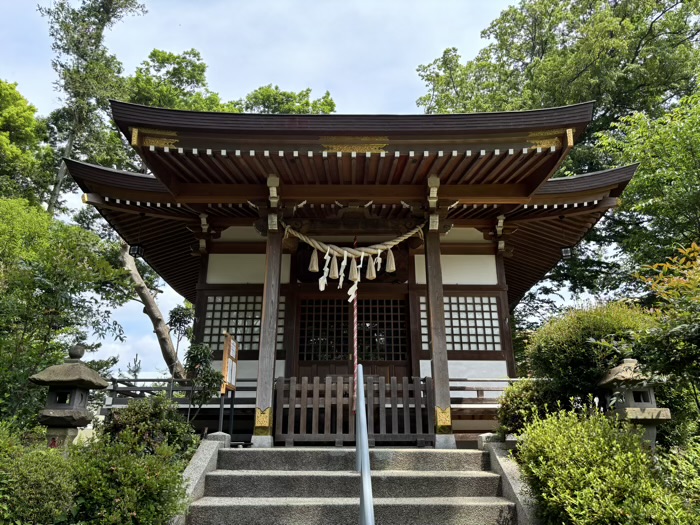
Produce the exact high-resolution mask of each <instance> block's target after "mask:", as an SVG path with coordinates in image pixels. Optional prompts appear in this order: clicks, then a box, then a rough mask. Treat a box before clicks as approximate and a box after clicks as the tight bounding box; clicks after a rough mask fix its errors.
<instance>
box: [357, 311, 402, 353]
mask: <svg viewBox="0 0 700 525" xmlns="http://www.w3.org/2000/svg"><path fill="white" fill-rule="evenodd" d="M407 316H408V308H407V304H406V301H405V300H402V299H365V300H360V301H358V303H357V319H358V323H357V353H358V355H359V356H360V358H361V359H364V360H366V361H405V360H406V359H408V322H407Z"/></svg>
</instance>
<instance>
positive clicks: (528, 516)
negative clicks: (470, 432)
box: [479, 434, 541, 525]
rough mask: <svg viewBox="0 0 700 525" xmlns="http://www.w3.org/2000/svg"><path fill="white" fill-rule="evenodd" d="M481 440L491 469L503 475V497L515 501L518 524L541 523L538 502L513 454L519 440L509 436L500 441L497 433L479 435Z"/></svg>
mask: <svg viewBox="0 0 700 525" xmlns="http://www.w3.org/2000/svg"><path fill="white" fill-rule="evenodd" d="M479 442H480V443H481V445H482V447H483V448H482V447H479V448H481V449H482V450H485V451H487V452H488V453H489V459H490V462H491V470H492V471H493V472H495V473H496V474H498V475H500V476H501V490H502V492H503V497H505V498H506V499H508V500H510V501H512V502H513V503H515V509H516V520H517V521H516V523H517V525H540V523H541V522H540V520H539V518H538V517H537V506H536V502H535V500H534V499H533V497H532V495H531V494H530V493H529V492H528V488H527V485H526V483H525V480H524V479H523V478H522V474H521V473H520V467H519V466H518V464H517V463H516V462H515V460H514V459H513V457H512V455H511V451H512V450H513V449H514V448H515V445H516V444H517V440H516V439H515V438H514V437H513V436H508V437H507V438H506V440H505V441H500V442H499V436H497V435H496V434H483V435H481V436H479Z"/></svg>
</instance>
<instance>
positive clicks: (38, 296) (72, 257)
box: [0, 199, 128, 426]
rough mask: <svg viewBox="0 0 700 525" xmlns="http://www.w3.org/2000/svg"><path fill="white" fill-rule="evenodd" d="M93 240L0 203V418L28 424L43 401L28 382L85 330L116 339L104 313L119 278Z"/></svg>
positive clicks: (118, 299)
mask: <svg viewBox="0 0 700 525" xmlns="http://www.w3.org/2000/svg"><path fill="white" fill-rule="evenodd" d="M104 251H105V245H104V244H103V243H102V242H101V241H100V239H99V238H98V237H96V236H95V235H93V234H91V233H89V232H87V231H85V230H83V229H81V228H78V227H75V226H68V225H66V224H64V223H62V222H60V221H57V220H54V219H51V217H49V215H48V214H47V213H46V212H44V211H43V210H42V209H40V208H38V207H33V206H31V205H29V204H28V203H27V202H26V201H22V200H9V199H0V419H6V418H9V417H16V418H18V419H20V420H22V421H25V423H26V424H27V425H30V426H31V425H32V424H33V421H34V418H35V417H36V415H37V413H38V410H39V409H40V408H41V407H42V405H43V404H44V400H45V393H44V390H43V389H41V388H38V387H35V386H33V385H32V384H31V383H29V381H28V378H29V377H30V376H31V375H33V374H35V373H37V372H39V371H40V370H42V369H44V368H46V367H47V366H49V365H53V364H56V363H58V362H60V361H61V360H62V359H63V357H64V356H65V351H66V349H67V347H68V346H69V345H70V344H73V343H75V342H77V341H82V340H84V338H85V337H86V333H85V331H86V329H90V330H91V331H93V332H94V333H96V334H98V335H100V336H107V335H114V336H116V337H121V336H122V331H121V327H120V326H119V325H118V324H116V323H115V322H113V321H112V319H111V316H110V314H111V310H110V308H113V307H116V306H118V305H120V304H122V303H123V302H124V301H125V300H126V299H127V297H128V293H127V292H126V290H125V282H124V274H123V272H122V271H120V270H115V269H114V268H112V267H111V266H110V265H109V264H108V263H107V262H106V261H105V259H104Z"/></svg>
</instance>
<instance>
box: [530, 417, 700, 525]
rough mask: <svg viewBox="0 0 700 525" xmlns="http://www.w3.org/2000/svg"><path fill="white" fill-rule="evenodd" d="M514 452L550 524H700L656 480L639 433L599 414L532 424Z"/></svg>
mask: <svg viewBox="0 0 700 525" xmlns="http://www.w3.org/2000/svg"><path fill="white" fill-rule="evenodd" d="M517 455H518V460H519V462H520V463H521V466H522V471H523V475H524V477H525V480H526V481H527V483H528V485H529V487H530V489H531V491H532V494H533V496H534V497H535V498H536V500H537V501H538V504H539V505H538V510H539V512H540V515H541V517H542V519H543V521H544V523H545V524H551V525H555V524H556V525H561V524H576V525H615V524H624V525H652V524H653V525H693V524H697V523H698V521H697V516H693V515H692V514H691V513H690V512H689V511H688V510H687V509H686V507H685V506H684V504H683V501H682V499H681V498H680V497H679V496H678V495H676V494H675V493H674V492H673V491H671V490H669V489H668V488H667V487H665V486H664V485H663V484H662V483H661V481H659V479H658V478H656V477H655V475H654V467H653V460H652V457H651V455H650V454H649V453H648V452H647V450H646V448H645V446H644V445H643V442H642V438H641V434H640V432H639V431H638V430H637V429H635V427H633V426H631V425H629V424H625V423H619V422H618V421H616V420H612V419H610V418H608V417H606V416H604V415H603V414H601V413H599V412H597V411H593V412H592V413H591V414H589V415H587V414H578V413H575V412H573V411H568V412H567V411H560V412H557V413H554V414H551V415H549V416H548V417H547V418H546V419H539V418H538V419H535V420H534V421H533V422H532V423H530V424H528V425H526V427H525V429H524V431H523V433H522V434H521V437H520V441H519V443H518V448H517Z"/></svg>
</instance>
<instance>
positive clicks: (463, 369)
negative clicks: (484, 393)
mask: <svg viewBox="0 0 700 525" xmlns="http://www.w3.org/2000/svg"><path fill="white" fill-rule="evenodd" d="M447 369H448V370H449V372H450V377H451V378H464V379H482V378H483V379H507V378H508V368H507V366H506V362H505V361H466V360H451V361H448V362H447ZM420 375H421V377H427V376H432V375H433V374H432V370H431V369H430V361H429V360H428V359H421V362H420Z"/></svg>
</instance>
